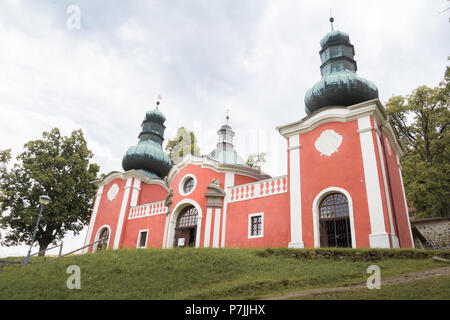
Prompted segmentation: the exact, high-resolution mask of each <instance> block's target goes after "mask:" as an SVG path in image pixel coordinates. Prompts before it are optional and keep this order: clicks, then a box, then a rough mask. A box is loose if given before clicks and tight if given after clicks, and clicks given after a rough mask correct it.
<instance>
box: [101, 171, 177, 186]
mask: <svg viewBox="0 0 450 320" xmlns="http://www.w3.org/2000/svg"><path fill="white" fill-rule="evenodd" d="M129 178H136V179H139V180H141V181H143V182H145V183H147V184H157V185H159V186H161V187H163V188H164V189H166V190H167V191H169V187H168V186H167V184H166V182H165V181H164V180H162V179H155V178H150V177H149V176H146V175H145V174H143V173H140V172H139V171H136V170H134V169H133V170H128V171H125V172H119V171H111V172H110V173H108V174H107V175H106V176H105V177H104V178H103V179H99V180H95V181H93V183H94V184H95V185H97V186H99V187H100V186H104V185H107V184H108V183H110V182H111V181H113V180H114V179H122V180H127V179H129Z"/></svg>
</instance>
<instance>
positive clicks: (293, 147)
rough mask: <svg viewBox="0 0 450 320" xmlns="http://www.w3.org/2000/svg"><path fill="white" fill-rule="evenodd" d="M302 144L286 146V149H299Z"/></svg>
mask: <svg viewBox="0 0 450 320" xmlns="http://www.w3.org/2000/svg"><path fill="white" fill-rule="evenodd" d="M301 147H302V146H301V145H296V146H292V147H289V148H287V151H291V150H295V149H300V148H301Z"/></svg>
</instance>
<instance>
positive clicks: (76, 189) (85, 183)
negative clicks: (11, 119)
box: [0, 128, 100, 250]
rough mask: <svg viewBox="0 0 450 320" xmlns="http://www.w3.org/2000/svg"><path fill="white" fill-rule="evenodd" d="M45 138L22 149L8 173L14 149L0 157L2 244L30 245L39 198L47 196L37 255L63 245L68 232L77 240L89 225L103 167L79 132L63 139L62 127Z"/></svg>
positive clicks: (47, 134)
mask: <svg viewBox="0 0 450 320" xmlns="http://www.w3.org/2000/svg"><path fill="white" fill-rule="evenodd" d="M42 136H43V139H38V140H33V141H29V142H28V143H26V144H25V145H24V149H25V151H24V152H23V153H21V154H20V155H19V156H18V157H17V160H18V162H17V163H15V164H14V166H13V167H12V168H11V169H10V170H8V169H7V168H6V166H5V164H6V163H7V162H8V161H9V160H10V158H11V156H10V150H5V151H1V152H0V160H1V164H2V165H1V166H0V168H1V171H0V191H1V193H2V197H1V198H0V210H1V211H0V212H2V214H1V216H0V227H1V228H2V229H8V230H9V233H7V234H6V235H4V236H3V237H2V245H6V246H11V245H19V244H22V243H25V244H29V243H30V242H31V239H32V235H33V231H34V228H35V226H36V221H37V218H38V215H39V196H41V195H44V194H45V195H48V196H49V197H50V198H51V199H52V202H51V204H50V205H47V206H46V207H45V208H44V210H43V214H42V217H41V220H40V223H39V227H38V231H37V234H36V241H37V242H38V244H39V250H44V249H46V248H47V247H48V245H49V244H51V243H56V241H58V240H61V239H62V238H63V237H64V235H65V234H66V232H68V231H72V232H73V233H74V234H75V235H77V234H78V233H79V232H80V231H81V230H82V229H83V227H84V226H85V225H87V223H88V222H89V218H90V213H91V208H92V204H93V198H94V196H95V193H96V186H95V185H94V184H93V183H92V181H93V180H95V179H96V178H97V173H98V171H99V168H100V167H99V166H98V165H97V164H94V163H89V159H91V158H92V157H93V154H92V152H91V151H90V150H89V149H88V148H87V143H86V140H85V139H84V136H83V132H82V131H81V130H75V131H73V132H72V134H71V135H70V136H61V133H60V131H59V129H58V128H54V129H53V130H51V131H50V132H44V133H43V134H42Z"/></svg>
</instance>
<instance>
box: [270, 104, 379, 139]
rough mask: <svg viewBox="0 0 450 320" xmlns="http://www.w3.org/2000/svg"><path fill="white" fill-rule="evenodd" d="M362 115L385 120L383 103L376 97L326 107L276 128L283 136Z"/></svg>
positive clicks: (346, 120)
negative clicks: (360, 101)
mask: <svg viewBox="0 0 450 320" xmlns="http://www.w3.org/2000/svg"><path fill="white" fill-rule="evenodd" d="M364 115H374V116H375V117H376V118H378V119H379V120H382V122H384V121H386V120H387V115H386V112H385V110H384V107H383V105H382V104H381V102H380V101H379V100H378V99H373V100H369V101H365V102H362V103H358V104H355V105H352V106H348V107H327V108H324V109H319V110H318V111H317V112H314V113H313V114H311V115H309V116H307V117H305V118H303V119H301V120H299V121H295V122H292V123H288V124H286V125H284V126H279V127H277V130H278V131H279V132H280V134H281V135H283V136H284V137H285V138H287V137H289V136H291V135H295V134H302V133H305V132H308V131H311V130H313V129H314V128H316V127H318V126H320V125H322V124H324V123H327V122H333V121H337V122H348V121H351V120H355V119H357V118H359V117H361V116H364Z"/></svg>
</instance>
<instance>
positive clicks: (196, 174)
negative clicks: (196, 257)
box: [84, 18, 414, 252]
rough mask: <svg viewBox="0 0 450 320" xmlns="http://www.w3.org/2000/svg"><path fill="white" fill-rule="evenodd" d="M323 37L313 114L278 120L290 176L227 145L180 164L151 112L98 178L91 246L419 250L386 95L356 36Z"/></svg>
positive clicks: (158, 115) (227, 134)
mask: <svg viewBox="0 0 450 320" xmlns="http://www.w3.org/2000/svg"><path fill="white" fill-rule="evenodd" d="M330 22H331V26H332V28H331V31H330V32H329V33H328V34H326V35H325V37H324V38H323V39H322V40H321V41H320V46H321V50H320V52H319V55H320V59H321V65H320V72H321V75H322V79H321V80H320V81H319V82H317V83H316V84H314V85H313V86H312V88H311V89H309V90H308V91H307V92H306V94H305V98H304V101H305V111H306V114H307V116H306V117H304V118H303V119H298V120H297V121H294V122H292V123H288V124H284V125H280V126H278V127H277V130H278V132H279V133H280V134H281V136H283V137H284V139H285V140H286V149H285V151H283V152H287V162H288V163H287V174H286V175H284V176H278V177H271V176H269V175H267V174H266V173H263V172H261V171H260V170H257V169H255V168H252V167H250V166H248V165H247V164H246V162H245V161H244V160H243V159H242V157H241V156H240V155H239V154H238V153H237V152H236V151H235V149H234V145H233V137H234V135H235V132H234V131H233V129H232V127H231V126H230V125H229V124H228V117H227V121H226V123H225V124H224V125H223V126H222V127H221V128H219V130H218V131H217V134H218V143H217V147H216V148H215V149H214V150H212V151H211V152H210V153H209V154H207V155H203V156H193V155H191V154H188V155H186V156H185V157H183V159H181V161H179V162H177V163H176V164H173V163H172V161H171V160H170V158H169V156H168V155H167V154H166V153H165V152H164V151H163V149H162V143H163V141H164V130H165V126H164V122H165V120H166V118H165V116H164V114H163V113H162V112H161V111H160V110H159V109H158V105H159V102H158V103H157V106H156V108H155V109H154V110H150V111H148V112H147V113H146V114H145V118H144V120H143V122H142V125H141V132H140V134H139V137H138V138H139V142H138V143H137V144H136V145H134V146H132V147H130V148H129V149H128V150H127V152H126V153H125V155H124V157H123V160H122V167H123V171H113V172H111V173H109V174H108V175H107V176H105V177H104V178H103V179H101V180H98V181H95V183H96V185H97V186H98V192H97V194H96V198H95V201H94V206H93V210H92V215H91V219H90V223H89V226H88V230H87V235H86V239H85V245H88V244H91V243H93V242H95V244H93V245H92V246H89V247H88V248H86V249H85V251H84V252H95V251H97V250H105V249H119V248H173V247H196V248H206V247H214V248H261V247H289V248H321V247H348V248H412V247H414V244H413V239H412V232H411V226H410V220H409V215H408V206H407V203H406V197H405V191H404V187H403V181H402V172H401V166H400V161H399V157H401V155H402V152H403V150H402V146H401V145H400V143H399V140H398V137H397V135H396V132H395V130H394V128H393V127H392V126H391V124H390V123H389V118H388V115H387V114H386V111H385V108H384V106H383V105H382V103H381V102H380V101H379V99H378V89H377V87H376V86H375V85H374V84H373V83H372V82H371V81H369V80H366V79H364V78H362V77H359V76H358V75H357V74H356V71H357V65H356V61H355V60H354V55H355V49H354V46H353V45H352V44H351V43H350V38H349V35H348V34H347V33H345V32H342V31H339V30H334V29H333V18H330Z"/></svg>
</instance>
